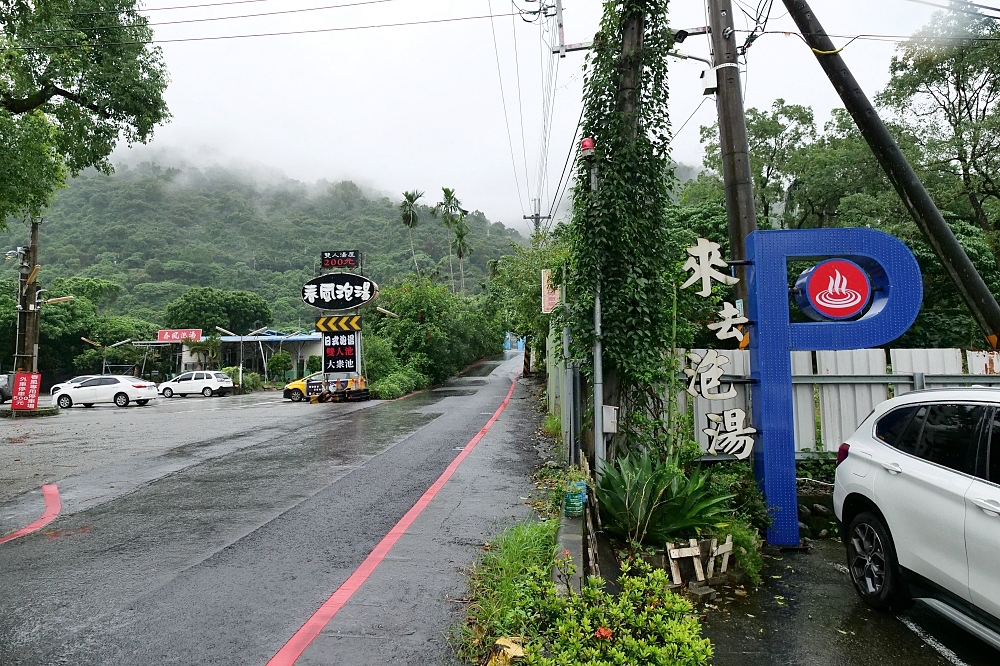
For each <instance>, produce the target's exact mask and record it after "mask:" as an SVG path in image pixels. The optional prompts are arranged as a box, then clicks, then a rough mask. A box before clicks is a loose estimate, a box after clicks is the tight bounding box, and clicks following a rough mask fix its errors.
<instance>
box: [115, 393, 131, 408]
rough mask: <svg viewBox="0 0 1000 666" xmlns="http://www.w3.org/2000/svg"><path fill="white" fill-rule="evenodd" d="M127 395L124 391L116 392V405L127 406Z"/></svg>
mask: <svg viewBox="0 0 1000 666" xmlns="http://www.w3.org/2000/svg"><path fill="white" fill-rule="evenodd" d="M128 402H129V400H128V396H127V395H125V394H124V393H118V394H117V395H115V405H116V406H118V407H128Z"/></svg>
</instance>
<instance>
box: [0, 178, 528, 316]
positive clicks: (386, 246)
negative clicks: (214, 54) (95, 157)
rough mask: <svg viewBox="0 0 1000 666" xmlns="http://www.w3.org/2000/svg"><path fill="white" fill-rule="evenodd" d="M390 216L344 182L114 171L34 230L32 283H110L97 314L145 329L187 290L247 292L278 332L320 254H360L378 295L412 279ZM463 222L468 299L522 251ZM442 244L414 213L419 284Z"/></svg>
mask: <svg viewBox="0 0 1000 666" xmlns="http://www.w3.org/2000/svg"><path fill="white" fill-rule="evenodd" d="M458 194H459V196H460V197H461V194H462V193H461V192H459V193H458ZM439 195H440V191H437V192H429V193H428V194H427V196H426V197H425V198H424V199H422V200H421V203H426V204H428V205H433V203H434V202H436V201H437V200H438V198H439ZM465 204H466V206H467V207H472V206H474V205H475V202H470V201H466V202H465ZM397 205H398V202H396V201H391V200H390V199H389V198H387V197H384V196H379V195H377V194H374V193H372V192H370V191H363V190H362V189H361V188H359V187H358V186H357V185H355V184H354V183H352V182H350V181H343V182H339V183H325V182H320V183H317V184H313V185H307V184H304V183H301V182H298V181H295V180H291V179H287V178H282V177H278V176H274V175H271V176H269V177H268V178H266V179H264V178H255V177H254V175H253V174H252V173H249V172H242V171H239V170H236V169H232V168H221V167H213V168H205V169H198V168H193V167H182V168H174V167H163V166H160V165H157V164H154V163H150V162H146V163H142V164H139V165H136V166H133V167H128V166H127V165H122V166H120V167H119V168H118V171H117V173H115V174H114V175H111V176H106V175H103V174H99V173H94V172H90V173H85V174H82V175H81V176H80V177H78V178H75V179H73V180H71V181H69V182H68V184H67V187H66V188H65V189H64V190H62V191H61V192H60V193H59V194H58V195H57V197H56V200H55V201H54V203H53V204H52V206H51V207H50V208H49V210H48V212H47V214H46V215H45V218H44V221H43V224H42V225H41V227H40V232H39V233H40V252H39V263H40V264H41V265H42V272H41V275H40V278H39V280H40V282H41V284H42V286H44V285H45V284H46V283H48V282H51V280H53V279H55V278H68V277H73V276H84V277H95V278H102V279H106V280H111V281H113V282H115V283H117V284H119V285H121V286H122V288H123V289H122V292H121V294H120V295H119V296H118V298H117V299H116V300H115V301H114V302H113V303H112V304H110V305H109V306H107V308H108V310H107V312H106V314H129V315H133V316H136V317H140V318H142V319H146V320H148V321H152V322H154V323H160V322H162V318H163V311H164V309H165V307H166V305H167V304H168V303H169V302H170V301H171V300H173V299H174V298H176V297H177V296H179V295H180V294H182V293H183V292H184V291H186V290H187V289H189V288H191V287H193V286H211V287H218V288H221V289H246V290H249V291H253V292H255V293H258V294H260V295H261V296H263V297H264V298H265V299H267V300H268V302H269V303H270V304H271V308H272V310H273V311H274V316H275V323H276V324H277V325H278V326H282V325H283V326H285V327H286V328H288V327H298V326H299V324H300V323H301V325H302V326H307V325H311V323H312V322H311V320H312V318H313V317H314V316H315V314H316V310H315V309H313V308H310V307H309V306H306V305H304V304H303V303H302V302H301V298H300V289H301V286H302V283H303V282H305V281H306V280H308V279H309V278H311V277H314V276H315V275H317V274H319V272H320V271H319V260H320V253H321V252H322V251H326V250H360V251H361V252H362V253H363V254H364V273H365V274H366V275H368V276H370V277H372V278H373V279H374V280H375V281H376V282H378V283H379V284H388V283H392V282H393V281H395V280H398V279H400V278H402V277H405V276H406V275H409V274H411V273H413V271H414V263H413V258H412V255H411V252H410V240H409V236H408V234H407V229H406V227H404V226H403V224H402V223H401V221H400V216H399V211H398V209H397ZM467 222H468V224H469V226H470V228H471V233H470V235H469V237H468V238H469V240H470V242H471V245H472V247H473V248H474V251H473V253H472V254H471V255H469V256H467V257H466V259H465V274H466V275H465V277H466V280H465V281H466V288H467V289H468V290H469V291H479V290H480V289H481V286H480V285H481V282H483V281H485V279H486V276H487V271H488V268H487V262H489V261H490V260H491V259H497V258H499V257H500V256H502V255H503V254H505V253H506V252H508V251H509V247H510V243H511V242H515V243H524V242H526V241H525V239H524V238H523V237H522V236H521V235H520V234H519V233H518V232H517V231H515V230H513V229H508V228H505V227H504V226H503V225H502V224H500V223H491V222H490V221H489V220H488V219H487V218H486V216H485V215H484V214H483V213H481V212H479V211H475V212H472V213H470V214H469V216H468V217H467ZM449 240H450V236H449V232H448V230H447V229H445V228H444V226H443V225H442V224H441V221H440V219H438V218H435V217H433V216H432V215H431V214H430V209H429V208H428V207H426V206H422V207H421V208H420V222H419V224H418V226H417V227H416V228H415V229H414V231H413V243H414V247H415V250H416V255H417V262H418V264H419V265H420V270H421V272H422V273H423V274H424V275H431V276H435V278H436V279H438V280H439V281H441V282H447V283H450V268H449V261H448V244H449ZM26 243H27V230H26V228H25V227H24V225H22V224H18V223H16V222H15V223H12V224H11V228H10V230H9V231H7V232H4V233H0V245H2V246H3V248H4V249H5V250H6V249H10V248H13V247H15V246H17V245H24V244H26ZM453 263H454V273H455V279H456V282H457V280H458V273H459V266H458V260H457V259H453ZM3 278H16V267H15V266H14V264H13V262H7V263H6V264H4V265H2V266H0V279H3Z"/></svg>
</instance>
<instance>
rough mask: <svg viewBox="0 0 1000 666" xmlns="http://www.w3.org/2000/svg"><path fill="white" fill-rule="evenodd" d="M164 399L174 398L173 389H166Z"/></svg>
mask: <svg viewBox="0 0 1000 666" xmlns="http://www.w3.org/2000/svg"><path fill="white" fill-rule="evenodd" d="M163 397H164V398H172V397H174V392H173V391H172V390H171V389H169V388H165V389H163Z"/></svg>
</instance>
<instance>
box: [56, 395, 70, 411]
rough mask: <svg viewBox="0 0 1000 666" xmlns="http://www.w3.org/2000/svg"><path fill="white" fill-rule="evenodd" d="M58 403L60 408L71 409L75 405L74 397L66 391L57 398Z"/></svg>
mask: <svg viewBox="0 0 1000 666" xmlns="http://www.w3.org/2000/svg"><path fill="white" fill-rule="evenodd" d="M56 404H57V405H59V409H69V408H70V407H72V406H73V398H71V397H69V396H68V395H66V394H65V393H64V394H62V395H61V396H59V399H58V400H56Z"/></svg>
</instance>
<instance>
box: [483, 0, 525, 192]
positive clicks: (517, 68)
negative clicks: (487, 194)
mask: <svg viewBox="0 0 1000 666" xmlns="http://www.w3.org/2000/svg"><path fill="white" fill-rule="evenodd" d="M510 4H511V6H512V7H513V8H514V9H517V5H515V4H514V0H511V2H510ZM490 11H492V9H491V10H490ZM510 29H511V31H510V38H511V40H513V42H514V71H515V72H516V73H517V115H518V118H520V121H521V161H522V162H523V163H524V189H525V190H527V194H528V204H529V207H530V204H531V187H530V185H529V181H528V150H527V149H526V148H525V147H524V106H523V104H522V103H521V62H520V58H519V57H518V54H517V22H516V21H515V20H514V16H513V15H511V17H510ZM495 38H496V33H495V32H494V39H495ZM497 57H498V58H499V55H498V56H497ZM497 66H498V67H499V63H498V65H497ZM515 177H516V176H515Z"/></svg>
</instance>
